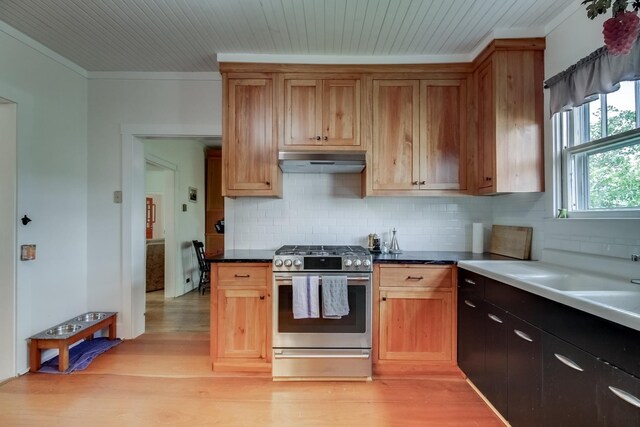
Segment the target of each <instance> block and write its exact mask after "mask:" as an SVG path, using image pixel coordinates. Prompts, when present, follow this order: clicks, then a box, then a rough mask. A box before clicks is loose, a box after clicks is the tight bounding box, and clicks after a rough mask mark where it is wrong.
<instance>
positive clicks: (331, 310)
mask: <svg viewBox="0 0 640 427" xmlns="http://www.w3.org/2000/svg"><path fill="white" fill-rule="evenodd" d="M348 314H349V298H348V292H347V276H322V317H323V318H325V319H340V318H341V317H342V316H346V315H348Z"/></svg>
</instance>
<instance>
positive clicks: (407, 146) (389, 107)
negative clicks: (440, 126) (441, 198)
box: [372, 80, 420, 190]
mask: <svg viewBox="0 0 640 427" xmlns="http://www.w3.org/2000/svg"><path fill="white" fill-rule="evenodd" d="M419 108H420V106H419V82H418V81H417V80H374V81H373V132H372V134H373V147H372V148H373V150H372V160H373V165H372V168H373V189H374V190H414V189H418V181H419V172H420V171H419V150H420V146H419V138H420V137H419V135H420V117H419Z"/></svg>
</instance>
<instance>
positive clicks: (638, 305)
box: [568, 291, 640, 314]
mask: <svg viewBox="0 0 640 427" xmlns="http://www.w3.org/2000/svg"><path fill="white" fill-rule="evenodd" d="M568 293H569V294H570V295H571V296H574V297H576V298H581V299H584V300H587V301H591V302H595V303H597V304H601V305H606V306H608V307H613V308H615V309H618V310H624V311H628V312H631V313H636V314H640V291H636V292H632V291H574V292H568Z"/></svg>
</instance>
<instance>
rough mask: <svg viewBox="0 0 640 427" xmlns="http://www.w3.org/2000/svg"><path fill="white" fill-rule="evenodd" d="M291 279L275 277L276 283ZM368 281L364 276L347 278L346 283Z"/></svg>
mask: <svg viewBox="0 0 640 427" xmlns="http://www.w3.org/2000/svg"><path fill="white" fill-rule="evenodd" d="M292 278H293V276H275V280H276V282H290V281H291V279H292ZM370 280H371V277H366V276H362V277H360V276H358V277H349V276H347V281H348V282H369V281H370ZM320 282H322V279H320Z"/></svg>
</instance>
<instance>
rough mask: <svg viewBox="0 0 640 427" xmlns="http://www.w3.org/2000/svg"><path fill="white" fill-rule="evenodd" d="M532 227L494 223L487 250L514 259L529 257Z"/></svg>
mask: <svg viewBox="0 0 640 427" xmlns="http://www.w3.org/2000/svg"><path fill="white" fill-rule="evenodd" d="M532 234H533V228H531V227H516V226H512V225H494V226H493V228H492V229H491V246H490V248H489V252H491V253H492V254H496V255H504V256H508V257H511V258H516V259H529V258H531V235H532Z"/></svg>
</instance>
